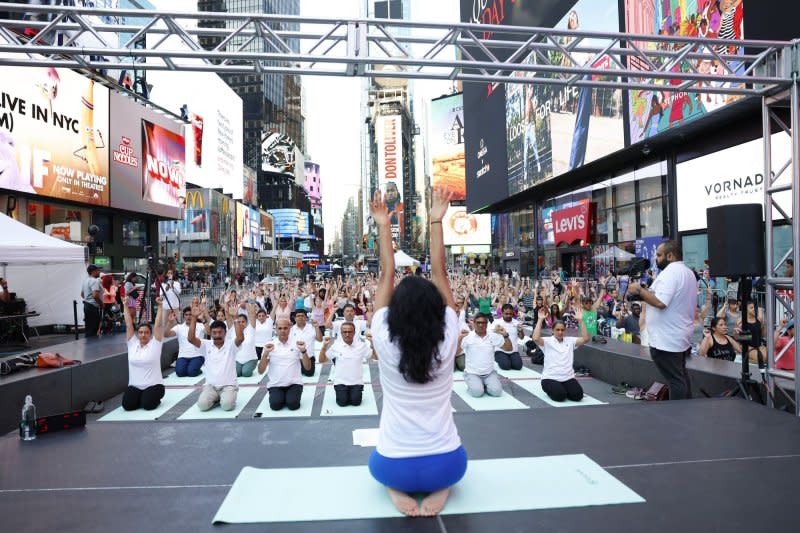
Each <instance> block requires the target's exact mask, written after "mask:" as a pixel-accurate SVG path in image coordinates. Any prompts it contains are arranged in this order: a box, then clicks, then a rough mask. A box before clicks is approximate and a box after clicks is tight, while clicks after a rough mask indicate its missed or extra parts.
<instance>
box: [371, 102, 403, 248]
mask: <svg viewBox="0 0 800 533" xmlns="http://www.w3.org/2000/svg"><path fill="white" fill-rule="evenodd" d="M375 139H376V142H377V145H378V188H379V189H380V190H381V191H382V192H384V193H385V194H386V207H387V208H388V209H389V221H390V223H391V227H392V238H393V239H394V240H395V241H398V242H399V241H402V239H403V119H402V117H401V116H400V115H384V116H379V117H378V118H377V119H376V121H375Z"/></svg>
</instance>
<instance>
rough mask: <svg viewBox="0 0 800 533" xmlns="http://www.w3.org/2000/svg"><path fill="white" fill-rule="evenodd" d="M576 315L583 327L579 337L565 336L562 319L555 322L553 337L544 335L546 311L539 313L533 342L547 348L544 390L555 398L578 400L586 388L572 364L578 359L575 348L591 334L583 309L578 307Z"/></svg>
mask: <svg viewBox="0 0 800 533" xmlns="http://www.w3.org/2000/svg"><path fill="white" fill-rule="evenodd" d="M576 318H577V319H578V323H579V324H580V328H581V336H580V337H579V338H575V337H565V336H564V333H565V332H566V329H567V327H566V325H565V324H564V322H563V321H562V320H556V321H555V322H553V336H552V337H542V324H544V323H545V321H546V319H547V316H546V315H544V314H540V315H539V321H538V322H537V323H536V329H534V331H533V342H535V343H536V344H538V345H539V346H541V347H542V351H543V352H544V368H543V369H542V390H544V392H545V393H547V395H548V396H549V397H550V399H552V400H553V401H556V402H563V401H564V400H566V399H569V400H572V401H573V402H579V401H581V400H582V399H583V388H582V387H581V385H580V383H578V380H576V379H575V370H573V367H572V364H573V362H574V361H575V348H577V347H579V346H583V345H584V344H586V343H588V342H589V340H590V337H589V331H588V330H587V329H586V322H585V321H584V320H583V309H578V311H577V315H576Z"/></svg>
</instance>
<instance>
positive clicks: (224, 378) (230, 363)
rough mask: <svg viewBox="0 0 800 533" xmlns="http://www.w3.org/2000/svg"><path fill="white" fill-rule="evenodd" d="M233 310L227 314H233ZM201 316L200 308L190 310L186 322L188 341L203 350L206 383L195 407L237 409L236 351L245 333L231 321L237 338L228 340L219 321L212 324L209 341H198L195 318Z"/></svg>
mask: <svg viewBox="0 0 800 533" xmlns="http://www.w3.org/2000/svg"><path fill="white" fill-rule="evenodd" d="M235 312H236V310H235V309H234V308H233V307H232V308H231V309H230V310H229V314H233V313H235ZM202 313H203V311H202V309H201V308H200V306H199V305H198V306H196V307H194V308H192V317H191V321H190V322H189V342H190V343H191V344H193V345H194V346H196V347H197V348H200V347H201V346H202V347H203V348H204V349H205V353H206V356H205V357H206V362H205V375H206V383H205V385H204V386H203V390H202V391H201V392H200V397H199V398H198V399H197V407H199V408H200V410H201V411H208V410H209V409H211V408H212V407H214V406H215V405H216V404H217V403H219V404H220V406H221V407H222V409H223V410H225V411H231V410H233V408H234V407H236V393H237V392H238V390H239V384H238V383H237V381H236V348H238V347H239V346H241V345H242V343H243V342H244V333H243V332H242V325H241V323H240V322H239V321H236V322H234V324H235V325H234V328H235V331H236V335H235V337H234V338H233V339H232V340H229V339H227V335H226V333H227V329H228V328H227V326H226V325H225V322H222V321H221V320H215V321H214V322H212V323H211V326H210V328H209V329H210V330H211V340H205V339H198V338H197V335H196V334H195V332H196V330H197V318H198V317H199V316H200V315H201V314H202Z"/></svg>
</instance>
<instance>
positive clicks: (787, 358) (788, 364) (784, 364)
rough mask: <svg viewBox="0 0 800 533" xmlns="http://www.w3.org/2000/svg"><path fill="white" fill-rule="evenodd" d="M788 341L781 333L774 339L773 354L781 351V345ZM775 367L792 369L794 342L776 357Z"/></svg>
mask: <svg viewBox="0 0 800 533" xmlns="http://www.w3.org/2000/svg"><path fill="white" fill-rule="evenodd" d="M788 343H789V337H787V336H785V335H782V336H780V337H778V339H777V340H776V341H775V356H776V357H777V355H778V354H779V353H781V350H783V347H784V346H786V345H787V344H788ZM775 368H777V369H778V370H794V344H792V346H791V347H790V348H789V349H788V350H786V353H784V354H783V356H782V357H781V358H780V359H778V362H777V363H775Z"/></svg>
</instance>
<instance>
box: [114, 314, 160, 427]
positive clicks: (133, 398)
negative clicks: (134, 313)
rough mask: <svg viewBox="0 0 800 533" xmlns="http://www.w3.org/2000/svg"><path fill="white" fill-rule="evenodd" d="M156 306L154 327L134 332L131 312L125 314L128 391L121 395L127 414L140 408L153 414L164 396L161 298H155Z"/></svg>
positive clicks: (146, 325) (141, 327)
mask: <svg viewBox="0 0 800 533" xmlns="http://www.w3.org/2000/svg"><path fill="white" fill-rule="evenodd" d="M156 303H157V304H158V313H156V321H155V327H153V326H151V325H150V324H140V325H139V327H138V329H134V327H133V318H132V317H131V313H123V314H124V315H125V332H126V334H127V337H126V338H127V340H128V388H127V389H125V392H124V393H123V394H122V408H123V409H125V410H126V411H133V410H136V409H140V408H142V409H145V410H146V411H152V410H153V409H155V408H156V407H158V404H160V403H161V398H163V397H164V385H163V378H162V377H161V341H162V340H163V338H164V323H163V319H164V316H163V314H164V306H163V301H162V300H161V298H156Z"/></svg>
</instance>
